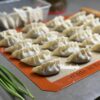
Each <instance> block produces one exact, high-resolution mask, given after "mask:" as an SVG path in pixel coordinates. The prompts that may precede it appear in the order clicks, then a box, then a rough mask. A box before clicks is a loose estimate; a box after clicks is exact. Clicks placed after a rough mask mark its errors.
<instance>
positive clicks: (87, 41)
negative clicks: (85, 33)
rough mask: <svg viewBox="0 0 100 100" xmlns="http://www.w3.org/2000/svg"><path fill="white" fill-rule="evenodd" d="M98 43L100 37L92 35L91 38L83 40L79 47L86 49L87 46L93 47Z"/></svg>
mask: <svg viewBox="0 0 100 100" xmlns="http://www.w3.org/2000/svg"><path fill="white" fill-rule="evenodd" d="M99 42H100V35H99V34H93V35H92V36H90V37H88V38H87V39H85V40H84V41H83V42H82V44H81V46H83V47H86V46H89V45H94V44H97V43H99Z"/></svg>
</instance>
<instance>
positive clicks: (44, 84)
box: [0, 8, 100, 92]
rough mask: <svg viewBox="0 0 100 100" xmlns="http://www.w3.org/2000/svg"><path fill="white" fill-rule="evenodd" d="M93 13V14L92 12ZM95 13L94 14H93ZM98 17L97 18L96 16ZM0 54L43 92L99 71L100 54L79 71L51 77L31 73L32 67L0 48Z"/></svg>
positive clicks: (68, 84)
mask: <svg viewBox="0 0 100 100" xmlns="http://www.w3.org/2000/svg"><path fill="white" fill-rule="evenodd" d="M81 10H84V11H86V12H87V13H93V14H95V16H98V14H99V13H100V12H97V11H95V10H92V9H89V8H82V9H81ZM92 11H93V12H92ZM95 12H96V13H95ZM98 17H99V16H98ZM0 52H1V53H2V54H3V55H4V56H5V57H6V58H7V59H8V60H9V61H10V62H12V63H13V64H14V65H15V66H16V67H17V68H18V69H19V70H20V71H22V72H23V73H24V74H25V75H26V76H27V77H28V78H29V79H30V80H31V81H32V82H33V83H34V84H36V85H37V86H38V87H39V88H40V89H41V90H45V91H53V92H55V91H59V90H61V89H63V88H65V87H67V86H70V85H72V84H74V83H76V82H78V81H79V80H82V79H83V78H85V77H87V76H89V75H91V74H93V73H95V72H97V71H100V54H99V53H93V55H94V57H93V59H92V61H91V62H89V63H87V64H85V65H82V66H81V68H80V69H79V70H74V71H72V72H70V73H68V71H66V70H63V71H61V72H60V74H58V75H55V76H51V77H42V76H38V75H36V74H33V73H32V67H31V66H28V65H25V64H23V63H22V62H20V61H19V60H17V59H14V58H12V56H11V55H10V54H8V53H6V52H4V48H0Z"/></svg>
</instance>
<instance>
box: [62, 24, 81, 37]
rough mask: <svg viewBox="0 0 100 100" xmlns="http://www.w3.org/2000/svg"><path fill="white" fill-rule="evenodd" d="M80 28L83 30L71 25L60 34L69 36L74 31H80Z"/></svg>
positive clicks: (73, 33) (74, 32)
mask: <svg viewBox="0 0 100 100" xmlns="http://www.w3.org/2000/svg"><path fill="white" fill-rule="evenodd" d="M82 30H83V29H82V28H80V27H77V26H75V27H71V28H68V29H65V30H64V31H63V32H62V34H63V35H64V36H67V37H70V36H72V35H75V34H76V33H80V32H81V31H82Z"/></svg>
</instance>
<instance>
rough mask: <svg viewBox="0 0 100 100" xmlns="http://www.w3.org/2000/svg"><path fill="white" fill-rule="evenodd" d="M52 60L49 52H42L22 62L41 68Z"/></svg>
mask: <svg viewBox="0 0 100 100" xmlns="http://www.w3.org/2000/svg"><path fill="white" fill-rule="evenodd" d="M50 59H51V53H50V51H48V50H45V51H42V52H40V53H39V54H37V55H34V56H31V57H27V58H24V59H22V60H21V62H23V63H25V64H28V65H31V66H34V67H35V66H39V65H41V64H43V63H44V62H46V61H48V60H50Z"/></svg>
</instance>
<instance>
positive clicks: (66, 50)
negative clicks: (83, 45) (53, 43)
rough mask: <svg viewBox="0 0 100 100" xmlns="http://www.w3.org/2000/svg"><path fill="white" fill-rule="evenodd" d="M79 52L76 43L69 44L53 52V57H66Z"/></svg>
mask: <svg viewBox="0 0 100 100" xmlns="http://www.w3.org/2000/svg"><path fill="white" fill-rule="evenodd" d="M79 50H80V48H79V45H78V44H77V42H69V43H68V45H66V46H61V47H58V48H57V49H55V50H54V51H53V55H55V56H61V57H68V56H70V55H71V54H72V53H74V52H78V51H79Z"/></svg>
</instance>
